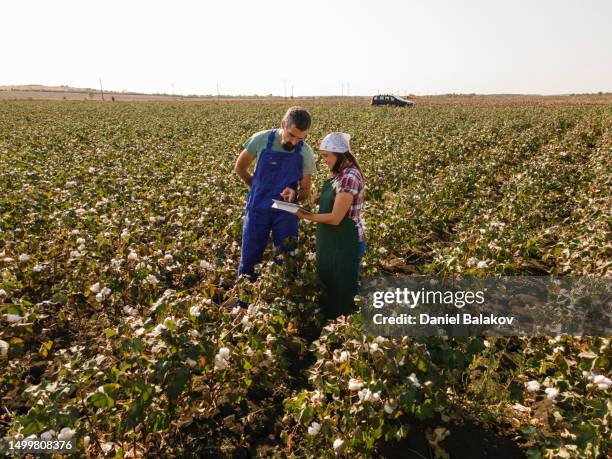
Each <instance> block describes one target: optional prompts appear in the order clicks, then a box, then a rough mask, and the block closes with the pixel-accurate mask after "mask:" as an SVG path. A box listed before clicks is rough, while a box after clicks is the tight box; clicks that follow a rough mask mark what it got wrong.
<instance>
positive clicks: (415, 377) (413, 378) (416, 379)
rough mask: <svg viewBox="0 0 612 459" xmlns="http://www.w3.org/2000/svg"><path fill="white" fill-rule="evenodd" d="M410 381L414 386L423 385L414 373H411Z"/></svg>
mask: <svg viewBox="0 0 612 459" xmlns="http://www.w3.org/2000/svg"><path fill="white" fill-rule="evenodd" d="M408 379H409V380H410V381H411V382H412V384H414V385H415V386H416V387H421V383H420V382H419V378H417V376H416V375H415V374H414V373H411V374H410V376H408Z"/></svg>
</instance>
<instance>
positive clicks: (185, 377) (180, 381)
mask: <svg viewBox="0 0 612 459" xmlns="http://www.w3.org/2000/svg"><path fill="white" fill-rule="evenodd" d="M190 375H191V371H189V370H188V369H187V368H178V369H177V370H176V371H175V372H174V373H173V374H172V375H171V376H170V380H169V381H168V386H167V387H166V393H167V394H168V398H169V399H170V400H174V399H176V398H177V397H178V396H179V395H180V394H181V392H182V391H183V388H184V387H185V384H187V381H189V377H190Z"/></svg>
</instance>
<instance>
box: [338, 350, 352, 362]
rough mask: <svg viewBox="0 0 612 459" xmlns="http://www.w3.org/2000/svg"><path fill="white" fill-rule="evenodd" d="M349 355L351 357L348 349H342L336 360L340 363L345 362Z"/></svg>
mask: <svg viewBox="0 0 612 459" xmlns="http://www.w3.org/2000/svg"><path fill="white" fill-rule="evenodd" d="M350 357H351V354H350V353H349V352H348V351H342V352H341V353H340V358H339V359H338V361H339V362H340V363H344V362H347V361H348V360H349V359H350Z"/></svg>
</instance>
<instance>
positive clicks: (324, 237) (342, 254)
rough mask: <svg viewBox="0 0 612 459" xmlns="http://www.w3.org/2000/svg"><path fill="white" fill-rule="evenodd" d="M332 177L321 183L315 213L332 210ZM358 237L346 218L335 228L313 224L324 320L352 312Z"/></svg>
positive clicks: (357, 266) (351, 223)
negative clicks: (321, 284) (315, 228)
mask: <svg viewBox="0 0 612 459" xmlns="http://www.w3.org/2000/svg"><path fill="white" fill-rule="evenodd" d="M332 183H333V178H330V179H328V180H326V181H325V183H324V184H323V188H322V189H321V194H320V197H319V213H321V214H324V213H329V212H331V211H332V209H333V207H334V199H335V193H334V188H333V186H332ZM358 244H359V235H358V233H357V226H356V225H355V222H354V221H353V220H351V219H350V218H349V217H348V215H346V216H345V217H344V218H343V219H342V221H341V222H340V224H339V225H337V226H335V225H329V224H326V223H318V224H317V273H318V275H319V279H321V282H323V284H324V285H325V287H326V288H325V290H324V291H323V294H322V296H321V299H320V307H321V312H322V313H323V315H324V316H325V318H327V319H335V318H336V317H338V316H340V315H347V314H351V313H353V312H355V309H356V307H355V295H356V294H357V281H358V268H359V261H358V259H357V254H358Z"/></svg>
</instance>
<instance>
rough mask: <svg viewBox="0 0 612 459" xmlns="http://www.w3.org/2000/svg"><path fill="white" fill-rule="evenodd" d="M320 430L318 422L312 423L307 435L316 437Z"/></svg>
mask: <svg viewBox="0 0 612 459" xmlns="http://www.w3.org/2000/svg"><path fill="white" fill-rule="evenodd" d="M320 430H321V424H319V423H318V422H313V423H312V424H310V426H309V427H308V435H312V436H314V435H317V434H318V433H319V431H320Z"/></svg>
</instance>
